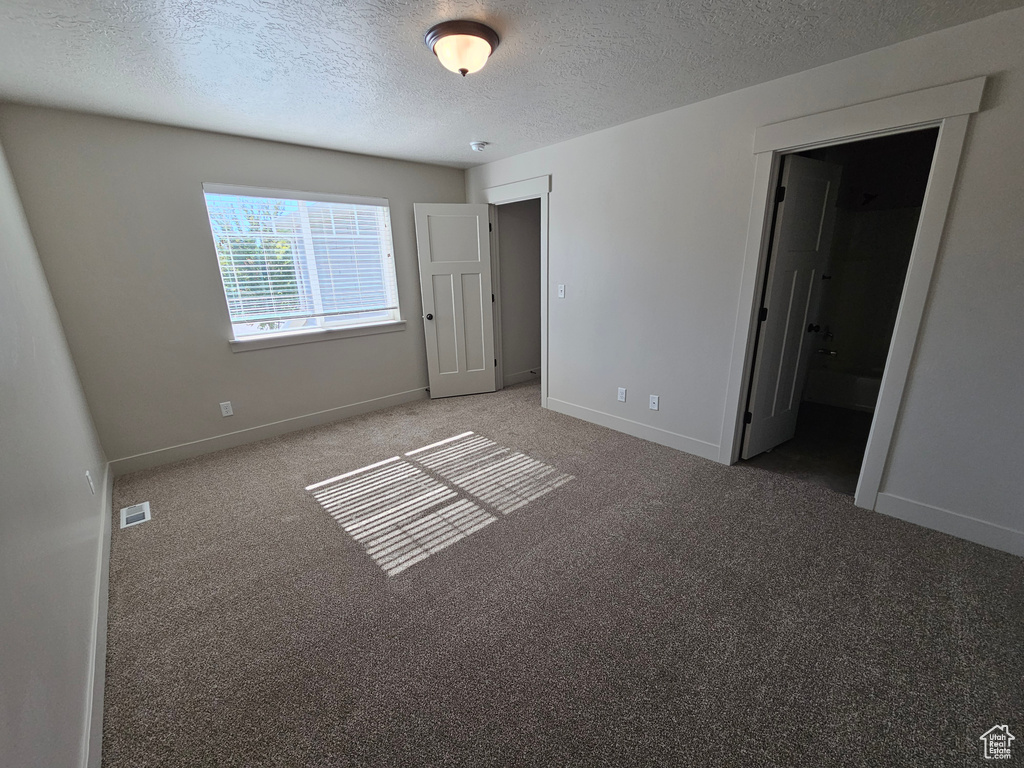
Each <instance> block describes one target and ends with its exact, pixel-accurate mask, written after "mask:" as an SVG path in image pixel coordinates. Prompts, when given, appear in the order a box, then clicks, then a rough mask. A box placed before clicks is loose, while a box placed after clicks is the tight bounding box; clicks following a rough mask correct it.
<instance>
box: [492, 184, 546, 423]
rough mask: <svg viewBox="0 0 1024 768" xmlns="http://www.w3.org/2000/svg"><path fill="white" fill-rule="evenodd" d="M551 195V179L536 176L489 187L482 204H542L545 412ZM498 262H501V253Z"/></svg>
mask: <svg viewBox="0 0 1024 768" xmlns="http://www.w3.org/2000/svg"><path fill="white" fill-rule="evenodd" d="M550 192H551V176H536V177H534V178H532V179H523V180H522V181H513V182H511V183H509V184H501V185H499V186H496V187H487V188H486V189H484V190H483V193H482V194H483V200H482V201H481V202H484V203H487V204H489V205H504V204H506V203H518V202H520V201H522V200H540V405H541V407H542V408H547V407H548V370H549V369H548V303H549V302H548V195H549V194H550ZM497 260H498V261H500V260H501V254H500V253H499V254H498V257H497ZM495 306H497V305H495ZM497 327H500V326H497ZM498 343H499V340H498V339H497V338H496V339H495V349H498ZM496 368H497V367H496ZM499 388H500V387H499Z"/></svg>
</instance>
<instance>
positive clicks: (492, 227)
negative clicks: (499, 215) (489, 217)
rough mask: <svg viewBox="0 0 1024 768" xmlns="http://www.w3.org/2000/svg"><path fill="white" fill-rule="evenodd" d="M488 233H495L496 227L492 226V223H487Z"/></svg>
mask: <svg viewBox="0 0 1024 768" xmlns="http://www.w3.org/2000/svg"><path fill="white" fill-rule="evenodd" d="M487 231H488V232H493V231H494V225H493V224H491V222H487Z"/></svg>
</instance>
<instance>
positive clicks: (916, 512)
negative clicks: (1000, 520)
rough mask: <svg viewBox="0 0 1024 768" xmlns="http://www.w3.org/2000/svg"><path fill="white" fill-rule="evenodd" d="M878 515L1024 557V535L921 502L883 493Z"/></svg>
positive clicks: (879, 497) (878, 506)
mask: <svg viewBox="0 0 1024 768" xmlns="http://www.w3.org/2000/svg"><path fill="white" fill-rule="evenodd" d="M875 511H876V512H881V513H882V514H883V515H889V516H890V517H898V518H899V519H900V520H906V521H907V522H909V523H916V524H917V525H921V526H924V527H925V528H931V529H932V530H935V531H941V532H942V533H948V534H949V535H951V536H956V537H958V538H961V539H967V540H968V541H973V542H974V543H975V544H982V545H984V546H986V547H992V548H993V549H999V550H1002V551H1003V552H1009V553H1010V554H1011V555H1017V556H1019V557H1024V531H1015V530H1013V529H1012V528H1004V527H1002V526H1001V525H995V524H993V523H988V522H986V521H984V520H978V519H977V518H975V517H969V516H967V515H962V514H960V513H959V512H950V511H949V510H948V509H940V508H939V507H933V506H931V505H930V504H923V503H921V502H920V501H912V500H910V499H905V498H903V497H902V496H896V495H895V494H891V493H880V494H878V498H877V500H876V501H875Z"/></svg>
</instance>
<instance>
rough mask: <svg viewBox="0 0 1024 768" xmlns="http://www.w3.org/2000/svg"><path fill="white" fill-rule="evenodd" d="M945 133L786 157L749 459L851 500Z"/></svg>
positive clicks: (751, 410)
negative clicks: (936, 155)
mask: <svg viewBox="0 0 1024 768" xmlns="http://www.w3.org/2000/svg"><path fill="white" fill-rule="evenodd" d="M937 136H938V129H937V128H928V129H924V130H918V131H911V132H906V133H899V134H895V135H889V136H884V137H880V138H875V139H868V140H862V141H856V142H850V143H845V144H837V145H833V146H829V147H824V148H820V149H813V150H807V151H799V152H794V153H791V154H788V155H785V156H784V157H783V158H782V168H781V170H780V173H779V180H780V183H779V191H778V193H777V195H776V201H777V202H776V206H775V212H774V217H773V220H772V233H771V249H770V250H769V254H768V259H769V261H768V266H767V269H766V270H765V279H764V284H763V286H762V288H761V292H762V300H761V301H762V303H761V307H762V310H761V322H759V323H758V329H757V340H756V347H755V353H754V354H755V358H754V365H753V366H752V373H751V379H750V385H749V389H748V396H747V403H748V405H747V417H746V422H747V423H746V424H745V425H744V432H743V436H742V446H743V448H742V454H741V455H742V457H743V459H744V460H745V463H748V464H750V465H752V466H758V467H761V468H763V469H768V470H771V471H776V472H782V473H785V474H788V475H794V476H799V477H803V478H804V479H807V480H809V481H811V482H815V483H818V484H821V485H825V486H827V487H830V488H832V489H833V490H836V491H839V492H842V493H849V494H853V493H854V490H855V489H856V486H857V481H858V478H859V475H860V471H861V464H862V461H863V457H864V450H865V446H866V444H867V440H868V434H869V432H870V429H871V423H872V417H873V413H874V410H875V404H876V401H877V399H878V393H879V386H880V383H881V380H882V374H883V372H884V370H885V366H886V360H887V357H888V354H889V347H890V343H891V341H892V335H893V329H894V327H895V323H896V317H897V313H898V310H899V306H900V301H901V297H902V295H903V290H904V284H905V281H906V275H907V268H908V265H909V261H910V255H911V253H912V251H913V246H914V241H915V237H916V236H917V231H918V223H919V219H920V213H921V207H922V204H923V201H924V195H925V190H926V188H927V184H928V178H929V173H930V171H931V166H932V159H933V154H934V151H935V144H936V139H937ZM787 203H788V204H789V211H788V212H787V210H786V206H787Z"/></svg>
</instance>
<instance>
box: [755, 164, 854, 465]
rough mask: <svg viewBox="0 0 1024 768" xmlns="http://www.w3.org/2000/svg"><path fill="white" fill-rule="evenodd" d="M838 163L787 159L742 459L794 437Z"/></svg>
mask: <svg viewBox="0 0 1024 768" xmlns="http://www.w3.org/2000/svg"><path fill="white" fill-rule="evenodd" d="M842 172H843V169H842V167H841V166H838V165H833V164H831V163H825V162H822V161H820V160H812V159H810V158H806V157H800V156H799V155H789V156H787V157H786V159H785V167H784V169H783V174H782V186H783V188H784V190H785V196H784V197H783V200H782V202H780V203H779V206H778V209H777V212H776V219H775V237H774V240H773V242H772V246H771V252H770V255H769V263H768V278H767V281H766V283H765V290H764V299H763V301H764V303H763V305H762V306H763V310H762V312H764V313H765V317H764V318H763V319H762V321H761V328H760V334H759V339H758V344H757V353H756V357H755V359H754V375H753V377H752V379H751V385H750V386H751V390H750V410H749V412H748V414H747V427H746V432H745V433H744V438H743V452H742V456H743V458H744V459H749V458H750V457H751V456H756V455H757V454H759V453H761V452H763V451H767V450H768V449H769V448H774V447H775V446H776V445H778V444H779V443H783V442H785V441H786V440H789V439H790V438H792V437H793V435H794V433H795V432H796V419H797V414H798V412H799V409H800V398H801V396H802V394H803V386H804V378H805V376H806V374H807V365H808V362H809V361H810V356H811V354H812V353H813V351H814V348H815V346H816V345H817V343H818V340H819V339H820V336H819V335H818V333H819V328H818V326H817V323H816V322H814V321H815V314H816V313H817V311H818V299H819V296H820V293H821V275H822V272H823V271H824V269H825V267H826V265H827V264H828V259H829V251H830V249H831V247H832V230H833V227H834V225H835V219H836V207H835V206H836V198H837V197H838V195H839V179H840V177H841V175H842Z"/></svg>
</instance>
